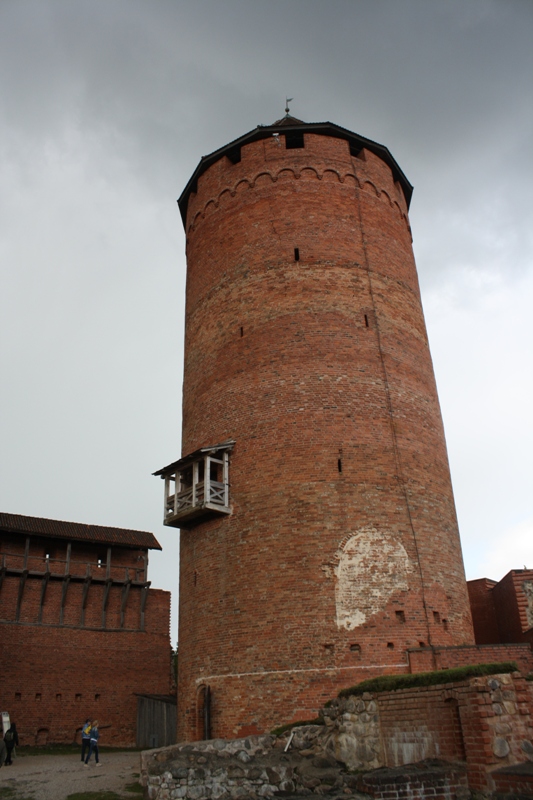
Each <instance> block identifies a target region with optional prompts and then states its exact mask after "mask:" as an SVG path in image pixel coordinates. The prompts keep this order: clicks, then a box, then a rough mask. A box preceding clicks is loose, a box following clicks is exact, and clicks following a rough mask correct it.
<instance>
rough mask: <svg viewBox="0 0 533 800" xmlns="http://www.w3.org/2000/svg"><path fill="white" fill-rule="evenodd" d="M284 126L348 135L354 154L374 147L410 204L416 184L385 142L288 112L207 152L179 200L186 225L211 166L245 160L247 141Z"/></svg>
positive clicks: (337, 136)
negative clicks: (194, 196)
mask: <svg viewBox="0 0 533 800" xmlns="http://www.w3.org/2000/svg"><path fill="white" fill-rule="evenodd" d="M280 130H281V131H283V134H284V135H287V134H288V133H289V132H290V133H291V134H303V133H316V134H318V135H319V136H333V137H334V138H335V139H344V140H345V141H347V142H348V144H349V146H350V152H351V153H352V154H353V155H357V154H358V153H359V152H360V151H361V150H362V149H363V148H364V149H366V150H370V152H371V153H374V154H375V155H377V156H378V158H381V160H382V161H384V162H385V163H386V164H388V166H389V167H390V169H391V171H392V175H393V178H394V180H395V181H398V183H399V184H400V186H401V187H402V189H403V193H404V196H405V200H406V202H407V207H409V203H410V202H411V195H412V194H413V187H412V185H411V184H410V183H409V181H408V180H407V178H406V176H405V175H404V173H403V172H402V170H401V169H400V167H399V165H398V164H397V162H396V161H395V160H394V158H393V157H392V155H391V153H390V151H389V150H388V148H386V147H385V146H384V145H382V144H378V143H377V142H373V141H372V139H366V138H365V137H364V136H359V134H358V133H353V132H352V131H349V130H347V128H342V127H341V126H340V125H335V123H333V122H302V120H301V119H296V117H291V116H290V114H286V115H285V116H284V117H283V118H282V119H279V120H278V121H277V122H275V123H274V124H273V125H258V126H257V128H255V129H254V130H253V131H248V133H245V134H244V135H243V136H239V138H238V139H234V140H233V141H232V142H229V143H228V144H226V145H224V147H221V148H220V149H219V150H215V151H214V152H213V153H210V154H209V155H207V156H203V158H202V159H201V160H200V163H199V164H198V166H197V167H196V169H195V170H194V172H193V174H192V176H191V178H190V180H189V182H188V183H187V186H186V187H185V189H184V190H183V192H182V193H181V196H180V198H179V200H178V205H179V209H180V212H181V218H182V220H183V224H184V225H185V221H186V219H187V205H188V202H189V196H190V195H191V193H193V192H196V185H197V181H198V178H199V177H200V175H203V173H204V172H205V171H206V170H208V169H209V167H211V166H212V165H213V164H215V163H216V162H217V161H219V160H220V159H221V158H223V157H224V156H227V157H228V158H229V160H230V161H232V162H233V163H234V164H237V163H238V162H239V161H240V160H241V147H243V145H246V144H250V143H251V142H256V141H257V140H258V139H268V138H269V137H270V136H272V135H273V134H275V133H279V132H280Z"/></svg>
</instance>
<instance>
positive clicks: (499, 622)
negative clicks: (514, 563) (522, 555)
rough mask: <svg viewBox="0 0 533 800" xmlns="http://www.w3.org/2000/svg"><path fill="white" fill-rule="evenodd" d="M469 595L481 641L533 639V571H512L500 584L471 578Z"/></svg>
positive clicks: (480, 642) (476, 632)
mask: <svg viewBox="0 0 533 800" xmlns="http://www.w3.org/2000/svg"><path fill="white" fill-rule="evenodd" d="M468 594H469V598H470V605H471V609H472V619H473V622H474V632H475V636H476V643H477V644H489V643H493V642H502V643H507V642H521V641H529V642H531V634H528V633H527V631H528V630H529V629H531V628H532V627H533V570H531V569H529V570H528V569H518V570H511V572H508V573H507V575H505V576H504V577H503V578H502V579H501V581H499V582H498V583H496V582H495V581H490V580H488V579H487V578H480V579H479V580H476V581H469V582H468Z"/></svg>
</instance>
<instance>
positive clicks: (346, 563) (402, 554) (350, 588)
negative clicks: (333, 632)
mask: <svg viewBox="0 0 533 800" xmlns="http://www.w3.org/2000/svg"><path fill="white" fill-rule="evenodd" d="M337 559H338V563H337V566H336V567H335V570H334V571H335V579H336V580H335V605H336V611H337V627H338V628H346V630H349V631H351V630H353V629H354V628H358V627H359V626H360V625H362V624H363V623H364V622H365V621H366V620H367V619H368V618H369V617H371V616H372V615H373V614H375V613H376V612H378V611H381V610H382V609H383V608H385V606H386V605H387V602H388V600H389V598H390V597H391V595H393V594H394V593H395V592H399V591H407V589H408V588H409V584H408V580H407V576H408V574H409V573H410V572H412V571H413V567H412V565H411V562H410V561H409V558H408V556H407V553H406V551H405V548H404V546H403V545H402V544H401V542H399V541H398V540H397V539H395V538H394V536H393V535H392V534H390V533H386V532H384V531H378V530H376V529H375V528H361V529H360V530H358V531H356V533H354V534H353V536H350V537H349V538H348V539H347V540H346V541H345V542H343V544H342V545H341V547H340V548H339V550H338V551H337Z"/></svg>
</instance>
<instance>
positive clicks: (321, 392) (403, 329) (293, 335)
mask: <svg viewBox="0 0 533 800" xmlns="http://www.w3.org/2000/svg"><path fill="white" fill-rule="evenodd" d="M280 139H281V140H282V143H281V144H279V145H278V144H276V142H275V141H274V139H273V138H269V139H263V140H261V141H256V142H252V143H250V144H246V145H245V146H243V147H242V148H241V161H240V162H239V163H236V164H232V163H231V162H230V161H229V159H227V158H225V157H223V158H221V159H220V160H219V161H217V162H215V163H214V164H213V165H212V166H211V167H210V168H209V169H208V170H207V171H206V172H204V173H203V174H202V175H201V176H200V177H199V179H198V184H197V192H196V194H192V195H191V196H190V198H189V206H188V214H187V224H186V232H187V259H188V274H187V304H186V334H185V338H186V342H185V376H184V394H183V453H184V454H187V453H190V452H192V451H194V450H196V449H197V448H199V447H202V446H206V445H209V444H215V443H217V442H222V441H225V440H227V439H234V440H235V441H236V444H235V447H234V449H233V451H232V453H231V465H230V482H231V504H232V507H233V513H232V515H230V516H228V517H225V518H223V519H221V518H218V519H213V520H209V521H205V522H201V523H200V524H197V525H195V526H194V528H191V529H190V530H183V531H182V534H181V562H180V678H179V681H180V691H179V698H180V699H179V701H178V702H179V709H178V717H179V720H180V721H179V732H178V737H179V738H181V739H185V738H189V739H195V738H199V735H200V734H199V721H198V716H199V704H201V699H199V695H200V694H201V690H202V686H203V685H204V684H208V685H210V686H211V689H212V697H213V735H216V736H237V735H241V734H242V732H243V731H257V732H260V731H264V730H268V729H269V727H273V726H274V725H275V724H277V723H279V722H280V721H281V719H283V720H284V721H287V719H288V718H291V716H292V717H293V718H294V719H297V718H308V717H309V716H312V715H313V713H314V712H315V711H316V708H317V705H319V704H320V703H319V702H317V701H318V699H325V698H326V697H327V696H328V694H329V695H331V691H332V688H333V687H335V686H336V687H338V688H341V687H342V686H344V685H347V684H350V683H352V682H356V680H360V679H362V678H363V677H371V676H372V675H375V674H381V673H383V672H401V671H407V669H408V661H407V653H406V651H407V649H408V648H409V647H416V646H420V645H423V646H426V645H432V644H436V645H442V646H447V645H448V646H449V645H454V644H467V643H471V642H473V634H472V627H471V619H470V610H469V605H468V599H467V593H466V585H465V580H464V572H463V565H462V557H461V551H460V544H459V536H458V530H457V522H456V517H455V509H454V502H453V495H452V489H451V483H450V477H449V469H448V461H447V455H446V447H445V441H444V433H443V427H442V422H441V418H440V411H439V405H438V399H437V393H436V387H435V381H434V377H433V370H432V365H431V358H430V355H429V348H428V342H427V335H426V330H425V325H424V318H423V313H422V308H421V303H420V293H419V288H418V280H417V275H416V268H415V264H414V259H413V254H412V248H411V235H410V228H409V223H408V218H407V209H406V204H405V199H404V197H403V193H402V190H401V188H400V187H399V185H398V184H397V183H395V182H394V180H393V176H392V173H391V170H390V168H389V167H388V166H387V164H385V163H384V162H383V161H381V160H380V158H378V157H377V156H376V155H374V154H373V153H371V152H369V151H368V150H365V151H363V153H362V154H361V157H360V158H354V157H352V156H351V155H350V151H349V147H348V143H347V142H346V141H343V140H340V139H336V138H333V137H329V136H320V135H316V134H307V133H305V134H304V142H305V147H304V148H301V149H290V150H288V149H285V147H284V144H283V136H281V137H280ZM296 249H297V251H298V252H296ZM295 687H296V692H293V689H294V688H295ZM281 708H283V715H282V716H281V717H280V714H281Z"/></svg>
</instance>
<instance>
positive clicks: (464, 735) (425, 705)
mask: <svg viewBox="0 0 533 800" xmlns="http://www.w3.org/2000/svg"><path fill="white" fill-rule="evenodd" d="M375 697H376V701H377V704H378V707H379V719H380V726H381V740H382V742H383V743H384V748H385V765H386V766H387V767H396V766H399V765H402V764H406V763H413V762H417V761H420V760H423V759H426V758H443V759H445V760H456V761H457V760H458V761H466V763H467V767H468V779H469V786H470V788H471V789H486V788H491V786H492V783H491V773H492V772H493V771H494V770H496V769H498V768H501V767H507V766H510V765H513V764H517V763H524V762H526V761H527V760H528V754H527V752H526V751H525V750H524V742H525V741H526V740H527V742H528V743H529V744H528V746H529V747H531V738H532V736H533V727H532V726H533V702H532V699H533V698H532V695H531V692H530V691H529V687H528V684H527V682H526V681H525V679H524V678H523V677H520V676H519V675H517V674H516V673H515V674H513V676H510V675H494V676H486V677H482V678H481V677H480V678H474V679H470V680H467V681H464V682H461V683H450V684H441V685H439V686H430V687H417V688H413V689H401V690H397V691H394V692H381V693H379V694H378V695H376V696H375ZM503 742H505V747H504V749H503V750H502V749H499V748H498V746H500V747H501V746H502V744H503Z"/></svg>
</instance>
